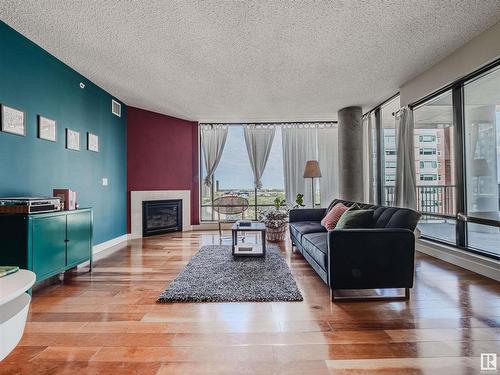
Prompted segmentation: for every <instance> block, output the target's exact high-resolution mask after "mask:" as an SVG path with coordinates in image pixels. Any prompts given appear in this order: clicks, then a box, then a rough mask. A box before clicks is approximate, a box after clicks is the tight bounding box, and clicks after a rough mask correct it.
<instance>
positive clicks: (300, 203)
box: [293, 193, 305, 208]
mask: <svg viewBox="0 0 500 375" xmlns="http://www.w3.org/2000/svg"><path fill="white" fill-rule="evenodd" d="M295 203H296V204H295V206H294V207H293V208H302V207H305V204H304V194H300V193H299V194H297V197H296V198H295Z"/></svg>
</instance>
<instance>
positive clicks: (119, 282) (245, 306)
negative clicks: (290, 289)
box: [0, 232, 500, 375]
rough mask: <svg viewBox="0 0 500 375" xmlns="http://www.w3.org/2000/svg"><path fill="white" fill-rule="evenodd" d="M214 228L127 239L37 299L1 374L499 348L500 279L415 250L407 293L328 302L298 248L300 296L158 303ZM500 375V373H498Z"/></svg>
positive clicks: (360, 367) (340, 366)
mask: <svg viewBox="0 0 500 375" xmlns="http://www.w3.org/2000/svg"><path fill="white" fill-rule="evenodd" d="M217 241H218V237H217V234H216V232H188V233H184V234H180V233H176V234H170V235H164V236H158V237H153V238H149V239H144V240H134V241H130V242H129V244H128V245H122V246H121V247H120V246H118V247H117V248H115V249H118V251H115V252H112V253H111V254H109V255H107V256H106V257H104V258H103V259H101V260H98V261H96V262H95V268H94V270H93V272H92V274H89V273H87V272H85V271H86V270H85V269H79V270H78V271H73V272H70V273H69V274H67V275H66V276H65V279H64V281H61V282H60V283H58V284H56V285H51V286H48V287H45V288H43V289H41V290H38V291H36V292H35V293H34V295H33V303H32V306H31V311H30V316H29V321H28V324H27V326H26V331H25V334H24V337H23V339H22V341H21V343H20V345H19V346H18V347H17V348H16V349H15V350H14V351H13V352H12V353H11V354H10V355H9V356H8V357H7V358H6V359H5V360H4V361H3V362H2V363H1V364H0V374H2V375H4V374H9V375H10V374H30V375H36V374H72V375H73V374H76V373H78V374H120V375H122V374H143V375H146V374H216V373H217V374H436V373H442V374H454V375H456V374H477V373H479V372H480V359H479V356H480V354H481V353H485V352H486V353H494V352H496V353H499V352H500V283H498V282H496V281H494V280H491V279H487V278H484V277H481V276H479V275H477V274H474V273H472V272H468V271H466V270H464V269H461V268H458V267H455V266H453V265H451V264H448V263H445V262H442V261H439V260H436V259H434V258H431V257H428V256H424V255H420V254H419V255H418V257H417V265H416V279H415V281H416V283H415V287H414V288H413V289H412V291H411V300H410V301H397V302H387V301H373V302H372V301H370V302H339V303H331V302H330V299H329V290H328V288H327V287H326V285H325V284H324V283H323V282H322V281H321V280H320V278H319V277H318V276H317V275H316V274H315V272H314V271H313V270H312V269H311V268H310V266H309V265H308V264H307V263H306V261H305V260H304V259H303V258H302V256H301V255H300V254H299V253H293V252H292V251H291V248H290V244H289V243H286V244H281V245H280V247H281V249H282V252H283V256H284V257H285V259H286V261H287V262H288V263H289V265H290V268H291V270H292V273H293V275H294V277H295V279H296V281H297V284H298V285H299V288H300V289H301V291H302V294H303V296H304V301H303V302H291V303H205V304H156V303H155V300H156V298H157V297H158V296H159V294H160V292H161V291H163V290H164V289H165V287H166V286H167V285H168V283H170V282H171V281H172V280H173V279H174V278H175V277H176V276H177V274H178V273H179V272H180V271H181V269H182V268H183V267H184V265H186V263H187V262H188V261H189V259H190V258H191V257H192V256H193V255H194V254H195V253H196V251H197V249H198V248H199V246H200V245H202V244H211V243H217ZM489 373H495V372H489Z"/></svg>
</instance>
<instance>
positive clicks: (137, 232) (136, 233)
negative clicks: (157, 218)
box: [130, 190, 191, 238]
mask: <svg viewBox="0 0 500 375" xmlns="http://www.w3.org/2000/svg"><path fill="white" fill-rule="evenodd" d="M166 199H181V200H182V231H183V232H184V231H189V230H191V190H148V191H132V192H130V236H131V238H141V237H142V202H143V201H160V200H166Z"/></svg>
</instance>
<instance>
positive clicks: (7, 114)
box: [0, 105, 26, 137]
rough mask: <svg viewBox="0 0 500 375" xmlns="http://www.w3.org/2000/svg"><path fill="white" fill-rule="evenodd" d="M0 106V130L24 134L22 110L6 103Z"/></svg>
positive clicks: (24, 125)
mask: <svg viewBox="0 0 500 375" xmlns="http://www.w3.org/2000/svg"><path fill="white" fill-rule="evenodd" d="M1 107H2V108H1V112H2V113H1V116H0V122H1V125H2V131H4V132H7V133H11V134H16V135H22V136H23V137H24V136H25V135H26V124H25V119H24V112H23V111H21V110H19V109H15V108H12V107H8V106H6V105H2V106H1Z"/></svg>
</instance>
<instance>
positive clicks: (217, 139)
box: [200, 124, 228, 186]
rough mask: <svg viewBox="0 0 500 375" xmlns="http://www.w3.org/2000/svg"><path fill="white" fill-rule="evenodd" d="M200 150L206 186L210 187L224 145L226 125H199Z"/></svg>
mask: <svg viewBox="0 0 500 375" xmlns="http://www.w3.org/2000/svg"><path fill="white" fill-rule="evenodd" d="M200 126H201V128H200V132H201V149H202V151H203V160H204V162H205V171H206V176H205V180H204V183H205V185H206V186H210V185H212V176H213V175H214V172H215V170H216V169H217V166H218V165H219V162H220V159H221V157H222V152H223V151H224V146H225V144H226V138H227V132H228V125H224V124H216V125H215V124H201V125H200Z"/></svg>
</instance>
